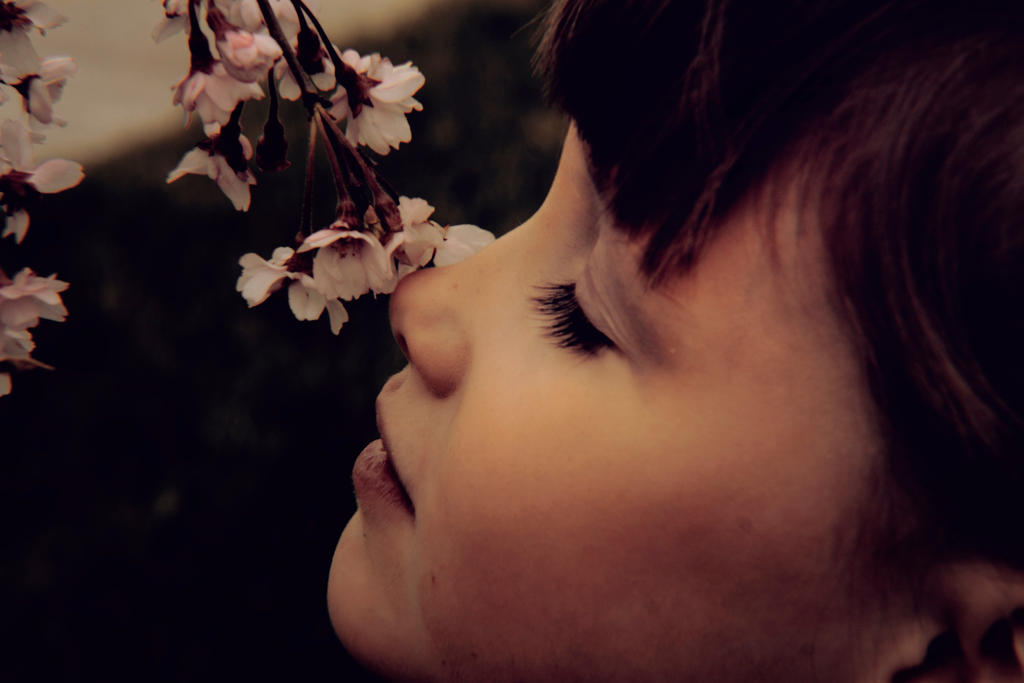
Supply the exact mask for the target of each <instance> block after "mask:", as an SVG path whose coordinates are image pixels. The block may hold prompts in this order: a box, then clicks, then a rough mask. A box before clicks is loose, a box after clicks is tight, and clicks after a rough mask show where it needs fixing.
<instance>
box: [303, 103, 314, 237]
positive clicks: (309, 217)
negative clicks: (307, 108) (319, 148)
mask: <svg viewBox="0 0 1024 683" xmlns="http://www.w3.org/2000/svg"><path fill="white" fill-rule="evenodd" d="M316 129H317V123H316V122H315V121H310V122H309V141H308V142H309V154H308V155H307V157H306V182H305V185H304V186H303V189H302V219H301V221H300V223H299V236H300V237H306V236H307V235H311V234H312V233H313V158H314V154H315V152H316Z"/></svg>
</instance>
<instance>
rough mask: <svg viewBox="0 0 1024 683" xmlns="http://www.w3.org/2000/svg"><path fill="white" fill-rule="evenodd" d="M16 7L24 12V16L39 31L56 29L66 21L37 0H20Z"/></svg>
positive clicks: (59, 14)
mask: <svg viewBox="0 0 1024 683" xmlns="http://www.w3.org/2000/svg"><path fill="white" fill-rule="evenodd" d="M18 6H19V7H21V9H23V10H25V16H26V17H28V19H29V21H31V22H32V23H33V24H35V25H36V27H37V28H39V29H48V28H56V27H58V26H60V25H61V24H63V23H64V22H65V21H67V17H65V16H64V15H63V14H61V13H60V12H58V11H57V10H55V9H53V8H52V7H50V6H49V5H47V4H45V3H42V2H39V1H38V0H22V2H19V3H18Z"/></svg>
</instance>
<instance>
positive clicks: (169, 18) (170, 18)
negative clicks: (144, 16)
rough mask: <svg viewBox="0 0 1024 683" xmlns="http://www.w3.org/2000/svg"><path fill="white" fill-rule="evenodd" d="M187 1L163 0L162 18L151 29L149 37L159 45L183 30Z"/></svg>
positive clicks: (186, 13) (186, 14)
mask: <svg viewBox="0 0 1024 683" xmlns="http://www.w3.org/2000/svg"><path fill="white" fill-rule="evenodd" d="M188 2H189V0H163V6H164V18H163V19H161V20H160V23H159V24H157V25H156V26H155V27H154V28H153V32H152V33H150V36H151V37H152V38H153V41H154V42H157V43H160V42H163V41H164V40H166V39H167V38H170V37H171V36H173V35H174V34H176V33H180V32H182V31H184V30H185V20H186V18H187V16H188Z"/></svg>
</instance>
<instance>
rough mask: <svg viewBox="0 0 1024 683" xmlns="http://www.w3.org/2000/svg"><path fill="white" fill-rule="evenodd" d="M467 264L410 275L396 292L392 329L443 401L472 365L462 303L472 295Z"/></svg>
mask: <svg viewBox="0 0 1024 683" xmlns="http://www.w3.org/2000/svg"><path fill="white" fill-rule="evenodd" d="M466 272H467V271H466V269H464V267H463V266H462V264H457V265H452V266H445V267H443V268H428V269H425V270H419V271H416V272H415V273H412V274H410V275H407V276H406V277H404V278H402V280H401V282H399V284H398V287H397V288H396V289H395V291H394V292H393V293H392V294H391V308H390V314H391V330H392V332H393V334H394V335H395V339H396V340H397V341H398V345H399V347H401V349H402V353H404V354H405V357H406V358H407V359H408V361H409V365H411V366H412V368H413V370H414V371H415V372H416V373H418V374H419V375H420V377H422V379H423V382H424V384H425V385H426V387H427V389H428V390H429V391H430V392H431V393H432V394H434V395H436V396H438V397H439V398H441V397H445V396H448V395H450V394H452V393H454V392H455V391H456V389H458V387H459V385H460V383H461V380H462V378H463V376H464V375H465V373H466V370H467V368H468V367H469V362H470V351H471V349H470V343H469V341H470V340H469V330H468V326H467V322H468V321H467V319H466V314H465V312H466V310H467V305H468V302H466V301H465V300H463V299H464V298H465V297H466V296H467V295H469V294H470V291H471V288H470V287H468V286H467V284H468V283H467V282H466V281H465V278H466Z"/></svg>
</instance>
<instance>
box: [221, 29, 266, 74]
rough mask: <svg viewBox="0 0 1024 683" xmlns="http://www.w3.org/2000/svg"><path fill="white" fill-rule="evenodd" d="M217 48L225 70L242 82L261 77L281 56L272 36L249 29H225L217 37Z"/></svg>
mask: <svg viewBox="0 0 1024 683" xmlns="http://www.w3.org/2000/svg"><path fill="white" fill-rule="evenodd" d="M217 50H218V51H219V52H220V56H221V63H222V64H223V65H224V68H225V69H226V70H227V72H228V73H229V74H231V76H233V77H234V78H236V79H238V80H239V81H241V82H243V83H254V82H256V81H258V80H260V79H261V78H263V77H264V76H265V75H266V74H267V71H269V70H270V68H271V67H272V66H273V65H274V62H275V61H277V59H278V58H279V57H280V56H281V47H280V46H279V45H278V44H277V43H276V42H275V41H274V39H273V38H271V37H270V36H268V35H266V34H261V33H250V32H249V31H230V30H229V31H225V32H224V34H223V36H218V37H217Z"/></svg>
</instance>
